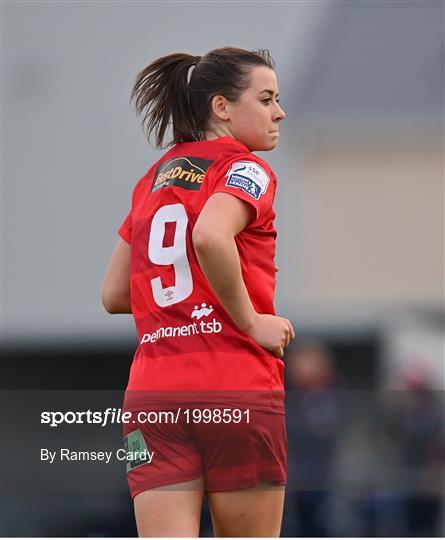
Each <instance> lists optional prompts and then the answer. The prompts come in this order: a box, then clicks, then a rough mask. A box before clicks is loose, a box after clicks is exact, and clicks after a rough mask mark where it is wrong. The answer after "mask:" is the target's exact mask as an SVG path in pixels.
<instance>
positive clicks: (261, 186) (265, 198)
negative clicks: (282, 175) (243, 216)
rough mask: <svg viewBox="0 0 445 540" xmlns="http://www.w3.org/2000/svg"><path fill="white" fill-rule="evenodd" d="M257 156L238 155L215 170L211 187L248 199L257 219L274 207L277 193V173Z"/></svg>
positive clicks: (211, 189)
mask: <svg viewBox="0 0 445 540" xmlns="http://www.w3.org/2000/svg"><path fill="white" fill-rule="evenodd" d="M259 161H260V160H259V159H257V158H256V156H252V155H249V156H247V157H246V158H244V156H238V158H235V159H232V160H231V161H229V162H228V163H225V164H224V165H223V166H222V167H220V168H219V169H218V171H216V172H215V179H214V182H213V183H212V186H211V187H210V192H209V196H210V195H213V193H229V194H230V195H234V196H235V197H238V198H239V199H242V200H243V201H246V202H247V203H248V204H249V205H250V206H252V207H253V209H254V210H255V216H256V219H258V218H259V217H260V216H262V215H263V214H264V213H265V212H266V211H267V210H268V209H270V208H271V207H272V204H273V199H274V195H275V183H276V180H275V175H274V173H273V171H272V170H271V169H270V167H268V166H267V165H266V164H265V163H264V162H261V163H260V162H259Z"/></svg>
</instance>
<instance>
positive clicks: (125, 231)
mask: <svg viewBox="0 0 445 540" xmlns="http://www.w3.org/2000/svg"><path fill="white" fill-rule="evenodd" d="M131 218H132V216H131V210H130V212H129V214H128V216H127V217H126V218H125V219H124V221H123V223H122V225H121V226H120V227H119V229H118V231H117V234H118V235H119V236H120V237H121V238H122V239H123V240H125V242H127V243H128V244H131V235H132V231H133V227H132V219H131Z"/></svg>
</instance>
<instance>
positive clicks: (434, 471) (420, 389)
mask: <svg viewBox="0 0 445 540" xmlns="http://www.w3.org/2000/svg"><path fill="white" fill-rule="evenodd" d="M400 377H401V382H402V385H401V386H402V388H403V389H402V390H388V391H386V392H385V398H386V399H385V401H384V406H383V417H384V419H385V423H384V426H385V428H386V432H387V435H388V436H389V437H390V438H391V440H392V441H393V444H395V445H397V447H398V449H399V452H398V455H399V460H400V462H401V467H402V475H403V477H402V479H401V481H402V483H403V496H402V508H403V516H404V517H403V519H404V525H405V531H404V534H406V535H407V536H429V537H433V536H437V535H438V534H439V531H440V528H441V523H440V519H441V510H442V499H443V486H444V480H445V478H444V462H445V439H444V429H443V416H444V403H443V395H442V393H443V392H440V391H434V390H433V389H432V388H431V384H430V381H429V376H428V373H427V372H426V371H425V370H424V368H423V367H422V364H421V363H420V362H418V363H416V364H411V366H410V367H409V368H408V369H406V370H405V371H403V372H402V373H401V375H400Z"/></svg>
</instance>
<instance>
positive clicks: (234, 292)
mask: <svg viewBox="0 0 445 540" xmlns="http://www.w3.org/2000/svg"><path fill="white" fill-rule="evenodd" d="M254 215H255V214H254V210H253V208H252V207H251V206H250V205H249V204H247V203H245V202H244V201H242V200H241V199H239V198H237V197H234V196H232V195H229V194H227V193H215V194H214V195H212V196H211V197H210V198H209V200H208V201H207V202H206V204H205V205H204V207H203V209H202V211H201V213H200V215H199V218H198V220H197V222H196V224H195V227H194V229H193V235H192V240H193V245H194V248H195V252H196V256H197V258H198V261H199V264H200V266H201V269H202V271H203V272H204V274H205V276H206V278H207V280H208V282H209V283H210V285H211V287H212V289H213V290H214V291H215V294H216V295H217V297H218V299H219V300H220V302H221V303H222V305H223V306H224V308H225V310H226V311H227V312H228V314H229V315H230V316H231V318H232V319H233V321H234V322H235V324H236V325H237V326H238V327H239V328H240V329H241V330H242V331H243V332H246V333H247V334H249V335H250V336H251V337H252V338H253V339H255V341H256V342H257V343H258V344H260V345H261V346H262V347H264V348H265V349H268V350H269V351H271V352H272V353H273V354H274V355H275V356H277V357H279V358H281V357H282V356H283V355H284V348H285V347H287V346H288V345H289V343H290V340H291V339H293V338H294V337H295V333H294V330H293V328H292V325H291V323H290V322H289V321H288V320H287V319H284V318H283V317H276V316H274V315H269V314H259V313H257V312H256V311H255V309H254V307H253V305H252V302H251V300H250V298H249V294H248V292H247V289H246V286H245V284H244V281H243V277H242V272H241V264H240V259H239V254H238V250H237V246H236V242H235V237H236V235H237V234H239V233H240V232H241V231H242V230H243V229H245V228H246V227H247V226H248V224H249V223H250V222H251V221H252V220H253V218H254Z"/></svg>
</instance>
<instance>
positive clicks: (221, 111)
mask: <svg viewBox="0 0 445 540" xmlns="http://www.w3.org/2000/svg"><path fill="white" fill-rule="evenodd" d="M212 111H213V113H214V114H215V116H217V118H219V119H220V120H229V116H230V115H229V109H228V101H227V99H226V98H225V97H224V96H213V98H212Z"/></svg>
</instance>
